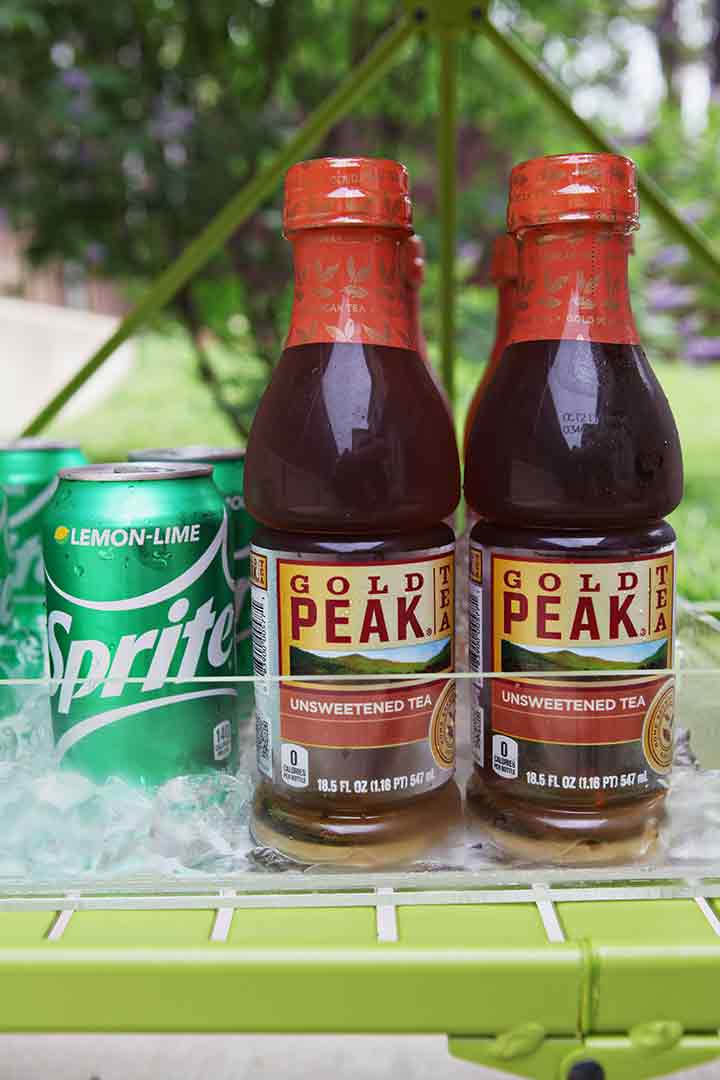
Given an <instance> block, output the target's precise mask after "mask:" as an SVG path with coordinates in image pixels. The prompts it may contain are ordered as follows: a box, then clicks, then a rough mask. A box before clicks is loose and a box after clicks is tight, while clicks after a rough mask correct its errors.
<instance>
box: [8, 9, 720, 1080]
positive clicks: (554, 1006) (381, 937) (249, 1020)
mask: <svg viewBox="0 0 720 1080" xmlns="http://www.w3.org/2000/svg"><path fill="white" fill-rule="evenodd" d="M471 33H478V34H483V35H484V36H485V37H486V38H487V39H488V40H489V41H490V42H491V43H492V44H493V45H494V46H495V47H496V49H497V50H498V51H499V53H500V54H501V55H502V56H503V57H504V58H505V60H506V61H507V63H508V64H510V65H511V66H512V67H513V68H514V70H515V72H516V74H517V75H518V77H519V78H523V79H525V80H527V81H528V82H529V83H530V84H531V85H532V86H533V87H534V88H535V90H536V91H537V92H538V94H539V96H540V97H541V98H542V99H543V100H544V101H545V103H546V104H547V105H548V106H549V107H551V108H554V109H556V110H560V112H561V113H562V114H563V115H564V116H565V118H566V120H567V121H568V122H569V123H570V124H571V126H573V127H574V129H575V131H576V132H577V133H578V134H579V135H580V136H581V137H582V139H583V140H584V143H585V144H586V145H589V146H590V147H591V148H593V149H596V150H611V151H612V150H616V149H617V147H615V146H614V145H613V143H612V142H611V140H610V139H609V138H608V137H607V136H606V135H604V134H603V133H602V132H601V131H600V130H599V129H598V128H597V127H596V126H594V125H593V124H591V123H589V122H588V121H586V120H583V119H582V118H581V117H579V116H578V115H577V114H576V113H575V112H574V110H573V109H572V106H571V104H570V102H569V100H568V98H567V96H566V95H565V93H564V91H563V90H562V89H561V88H559V87H558V86H557V85H556V84H555V83H554V82H553V81H552V79H551V78H550V77H549V76H548V75H547V74H546V72H545V71H544V69H543V68H542V67H541V66H540V65H539V64H538V62H537V61H536V60H535V58H534V57H533V56H532V54H531V53H530V52H529V51H528V50H527V49H526V48H525V47H524V45H523V44H522V43H521V42H519V41H518V40H517V39H516V38H514V37H513V36H512V35H509V34H507V33H505V32H501V31H500V30H498V29H497V28H496V27H495V26H494V25H493V23H492V22H491V20H490V18H489V17H488V12H487V7H486V4H485V3H482V2H481V3H472V2H470V0H415V2H408V3H406V5H405V11H404V13H401V14H400V15H399V17H398V20H397V23H396V25H395V26H394V27H393V28H391V29H390V30H389V31H388V32H387V34H386V35H385V36H384V38H383V39H381V40H380V41H379V42H378V43H377V44H376V46H375V47H374V48H373V49H372V50H371V52H370V53H369V54H368V56H367V57H366V58H365V59H364V60H363V61H362V62H361V63H360V64H359V65H358V66H357V67H356V68H355V70H354V71H352V72H351V73H350V74H349V75H348V77H347V78H346V80H345V81H344V82H343V83H342V84H341V85H340V86H339V87H338V89H337V90H336V92H335V93H334V94H332V95H331V96H330V97H329V98H328V99H327V100H326V101H325V102H324V103H323V105H321V106H320V108H318V110H317V111H316V112H315V113H314V114H313V115H312V116H311V117H310V119H309V120H308V122H307V123H306V124H305V126H304V127H303V128H302V130H301V131H299V132H298V133H297V134H296V135H295V136H294V138H292V139H291V140H290V141H289V142H288V143H287V145H286V147H285V148H284V150H283V151H282V152H281V153H280V154H279V155H278V156H277V158H276V159H275V160H274V161H273V162H272V163H271V164H270V165H268V166H267V167H266V168H265V169H264V170H262V171H261V172H260V173H258V175H257V176H256V177H255V179H253V180H252V181H251V183H250V184H249V185H247V186H246V187H245V188H244V189H243V190H242V191H240V192H239V193H238V194H237V196H236V197H235V198H234V199H233V200H232V201H231V202H230V203H229V204H228V205H227V206H226V207H225V208H224V209H222V210H221V211H220V213H219V214H218V215H217V216H216V217H215V218H214V219H213V220H212V221H211V222H210V223H209V225H208V226H207V228H206V229H205V230H204V232H203V233H202V234H201V235H200V236H199V237H198V238H197V239H196V240H195V241H194V242H193V243H192V244H191V245H190V246H189V247H188V248H187V249H186V251H185V252H184V253H183V254H182V255H181V256H180V257H179V258H178V260H177V261H176V262H175V263H173V264H172V265H171V266H170V267H168V269H167V270H166V272H165V273H164V274H163V275H162V276H161V278H160V279H159V280H158V281H157V282H155V284H154V285H153V286H152V287H151V288H150V289H149V290H148V291H147V292H146V294H145V295H144V296H143V297H142V298H141V300H140V301H139V302H138V304H137V305H136V306H135V307H134V308H133V309H132V311H131V312H130V313H129V314H128V315H127V317H126V318H125V319H124V320H123V322H122V323H121V324H120V326H119V327H118V329H117V330H116V332H115V333H114V334H113V335H112V337H110V338H109V339H108V341H106V342H105V343H104V344H103V346H102V347H101V348H100V349H99V350H98V351H97V352H96V353H95V354H94V356H92V357H91V358H90V360H89V361H88V362H87V363H86V364H85V366H84V367H83V368H82V369H81V370H80V371H79V372H78V374H77V375H76V376H75V377H74V378H73V379H72V380H71V381H70V382H69V383H68V384H67V386H65V387H64V388H63V389H62V390H61V391H60V392H59V393H58V394H57V395H56V397H55V398H54V399H53V400H52V401H51V402H50V403H49V404H48V405H47V406H46V407H45V408H44V409H43V410H42V411H41V412H40V413H39V414H38V416H37V417H36V418H35V419H34V420H33V421H32V422H31V423H30V424H29V425H28V427H27V429H26V433H27V434H32V433H35V432H38V431H40V430H42V428H43V427H44V426H45V425H46V424H47V423H48V422H49V421H50V420H51V419H52V418H53V417H54V416H55V415H56V414H57V412H58V411H59V410H60V409H61V408H62V407H63V405H64V404H65V403H66V402H67V400H68V399H69V398H70V397H71V396H72V394H73V393H74V392H75V391H76V390H77V389H78V388H79V387H80V386H81V385H82V384H83V383H84V382H85V381H86V380H87V378H89V377H90V375H92V374H93V373H94V372H95V371H96V370H97V369H98V367H100V366H101V364H102V363H103V362H104V361H105V360H106V359H107V358H108V357H109V356H110V355H111V354H112V353H113V352H114V351H115V349H117V348H118V347H119V345H120V344H122V342H123V341H125V340H126V339H127V338H128V337H129V336H130V335H131V334H132V333H134V332H135V331H136V330H137V329H138V328H140V327H141V326H142V325H143V324H144V323H145V322H146V321H147V319H148V318H149V317H150V316H152V315H153V314H154V313H155V312H156V311H158V310H159V309H160V308H161V307H162V306H163V305H164V304H165V303H166V302H167V301H168V300H169V298H170V297H171V296H172V295H173V294H174V293H175V292H176V291H177V290H178V289H179V288H180V287H181V286H182V285H183V284H184V283H185V282H186V281H187V280H188V279H189V278H190V277H191V276H192V274H193V273H194V272H196V271H197V270H198V269H199V268H200V267H201V266H202V265H203V264H204V263H205V262H206V261H207V259H208V258H209V257H210V256H211V255H212V254H213V253H214V252H215V251H216V250H217V248H218V247H219V246H220V245H221V244H222V243H223V241H224V240H225V239H226V238H227V237H228V236H229V235H230V234H231V233H232V231H233V230H234V229H236V228H237V227H238V225H240V224H241V222H242V221H244V220H245V219H246V218H247V217H248V216H249V215H250V214H251V213H252V212H253V211H254V210H255V209H256V208H257V207H258V206H259V205H260V203H261V202H262V201H263V200H264V199H265V198H266V197H267V196H268V195H269V194H271V193H272V192H273V190H274V189H275V188H276V186H277V185H278V184H279V183H280V181H281V179H282V176H283V174H284V172H285V170H286V169H287V167H288V166H289V165H290V164H292V163H293V162H294V161H296V160H298V159H299V158H300V157H302V156H304V155H307V154H308V153H309V152H310V151H312V149H313V147H315V146H316V145H317V144H318V143H319V142H320V141H321V140H322V138H323V137H324V136H325V134H326V133H327V131H328V130H329V128H330V127H331V126H332V124H333V123H334V122H336V121H337V120H338V119H340V118H341V117H342V116H343V115H345V114H346V113H347V112H348V111H349V110H350V109H351V108H352V106H353V105H354V104H355V103H356V102H357V101H358V99H359V98H360V97H361V96H362V95H363V93H365V92H366V91H367V90H368V88H369V87H370V86H371V85H372V84H373V83H374V82H375V81H376V80H377V79H379V78H380V77H381V76H382V75H383V73H384V72H385V71H386V70H387V69H388V68H389V66H390V65H391V63H392V61H393V59H394V58H395V57H396V56H397V54H398V52H399V51H401V50H403V49H405V48H406V46H408V45H409V43H410V42H411V41H412V40H413V38H414V37H415V36H417V35H418V34H422V35H431V36H432V37H433V38H434V39H435V41H436V44H437V47H438V49H439V55H440V65H439V72H440V74H439V83H438V117H439V124H438V152H439V156H440V160H441V185H440V192H439V200H440V209H441V225H442V232H441V290H440V297H439V299H440V304H441V311H442V335H441V336H442V339H441V353H442V360H443V375H444V379H445V383H446V386H447V389H448V393H449V395H450V397H451V398H452V395H453V366H454V355H455V345H454V334H455V314H454V313H455V146H456V105H455V101H456V95H455V91H456V81H457V50H458V48H459V45H460V43H461V40H462V37H463V36H464V35H466V34H471ZM639 186H640V191H641V195H642V198H643V203H644V205H645V206H646V207H647V208H648V209H650V210H651V211H652V212H654V213H655V215H656V216H657V217H658V219H659V220H660V222H661V223H662V224H663V225H664V226H665V227H666V228H667V229H668V231H669V232H670V233H671V234H672V235H673V236H674V237H675V238H676V239H679V240H680V241H681V242H682V243H684V244H685V245H686V246H687V248H688V249H689V251H690V253H691V255H692V256H693V257H694V258H695V260H696V262H697V266H698V270H699V271H701V272H703V273H710V274H714V275H715V276H716V277H719V278H720V258H719V257H718V255H717V254H716V253H715V252H713V251H712V249H711V248H710V246H709V245H708V243H707V241H706V239H705V238H704V237H703V235H702V234H701V233H700V232H699V231H698V230H697V228H695V227H694V226H693V225H691V224H688V223H687V222H686V221H685V220H684V219H683V218H682V217H681V215H680V214H679V213H678V212H677V211H676V210H675V209H674V208H673V206H672V204H671V203H670V202H669V200H668V199H667V198H666V197H665V195H664V194H663V193H662V192H661V191H659V189H658V188H657V186H656V185H655V184H654V182H653V181H652V179H651V178H650V177H648V176H646V175H643V174H641V175H640V176H639ZM715 629H720V628H718V627H716V628H715ZM718 640H720V638H719V639H718ZM693 648H694V644H693V643H692V642H691V643H690V651H691V652H692V650H693ZM717 664H718V660H717V657H716V656H714V655H713V653H712V650H711V651H710V652H708V653H706V652H704V651H703V647H702V646H700V647H698V650H697V655H696V656H695V657H694V662H693V666H694V667H695V669H696V672H695V675H696V677H697V679H698V682H697V684H695V690H696V693H697V695H698V696H699V698H702V701H703V702H704V705H703V707H702V708H701V709H700V712H701V713H702V715H703V720H702V724H703V731H704V733H705V740H706V742H707V741H708V739H709V740H710V742H711V743H712V733H713V729H714V728H715V727H717V725H716V724H715V720H716V717H715V715H714V713H715V702H716V701H720V695H718V694H717V689H718V687H717V686H716V685H715V684H716V683H720V672H719V671H718V669H717ZM703 665H704V667H703ZM703 673H704V676H706V678H705V681H704V682H703V683H702V685H701V682H700V680H701V679H702V678H703ZM701 734H702V733H701ZM718 743H719V744H720V740H718ZM716 756H717V762H716V761H715V756H714V751H713V749H712V747H711V748H710V750H709V751H708V753H707V755H706V756H705V757H704V758H703V763H704V764H706V763H707V764H709V765H710V767H717V766H720V749H719V750H718V753H717V755H716ZM66 885H67V887H65V886H66ZM0 888H2V891H3V895H2V896H1V897H0V990H1V992H2V1002H3V1008H2V1010H1V1011H0V1030H2V1031H4V1032H21V1031H22V1032H49V1031H53V1032H80V1031H83V1032H140V1031H142V1032H150V1031H152V1032H278V1033H279V1032H304V1033H308V1032H327V1033H330V1032H338V1033H341V1032H346V1033H390V1032H393V1033H415V1034H417V1033H443V1034H447V1035H448V1039H449V1048H450V1052H451V1053H453V1054H455V1055H457V1056H458V1057H461V1058H464V1059H466V1060H468V1061H472V1062H476V1063H478V1064H480V1065H487V1066H491V1067H493V1068H496V1069H500V1070H505V1071H507V1072H508V1073H511V1074H515V1075H518V1076H527V1077H535V1078H537V1080H551V1078H553V1080H563V1078H568V1080H600V1078H602V1077H607V1078H609V1080H622V1078H628V1080H641V1078H643V1077H650V1076H660V1075H663V1074H666V1073H668V1072H672V1071H675V1070H677V1069H680V1068H683V1067H688V1066H691V1065H695V1064H699V1063H701V1062H704V1061H707V1060H710V1059H712V1058H714V1057H716V1056H718V1057H720V906H719V905H720V866H718V865H717V864H716V869H715V872H713V861H712V859H711V858H710V859H706V860H703V859H699V860H695V861H694V862H693V861H692V860H689V861H688V862H687V863H685V864H682V865H678V864H674V865H671V866H660V867H655V868H651V867H648V868H644V869H641V868H635V869H634V870H626V871H625V872H624V873H623V871H622V868H620V869H615V870H596V871H592V872H591V871H587V872H584V873H583V874H582V876H581V877H578V875H577V874H575V875H573V874H572V873H570V872H568V871H550V870H540V869H538V870H530V869H525V870H520V869H516V870H509V869H507V868H506V869H504V870H503V869H496V870H488V869H487V868H486V869H484V870H482V871H481V870H478V871H476V872H465V871H438V870H436V871H426V872H414V873H405V874H389V873H375V874H351V875H347V874H344V875H338V874H337V873H335V874H319V873H304V874H303V873H300V872H293V871H291V872H288V873H283V874H275V875H272V874H261V873H255V874H245V875H241V877H240V878H235V879H231V880H227V881H218V882H213V887H212V889H210V888H208V887H206V885H205V884H203V885H202V887H200V886H198V887H197V891H196V892H188V891H187V888H188V887H187V886H186V887H185V890H184V891H179V890H178V888H177V887H176V886H173V884H172V883H167V882H166V883H160V885H158V883H157V882H150V881H145V882H143V881H135V882H126V883H123V885H122V887H119V888H117V889H114V890H112V891H108V887H107V886H106V885H105V886H102V888H100V887H99V888H97V889H92V888H91V889H90V891H88V890H87V888H86V887H83V888H82V890H80V889H75V888H73V887H71V885H70V884H67V883H65V884H64V885H63V887H62V892H61V895H58V892H57V889H56V890H55V891H54V894H53V892H52V891H50V890H48V888H47V887H44V888H43V887H40V886H37V887H35V886H33V887H32V889H29V888H28V886H25V888H24V889H23V887H21V886H20V885H17V884H16V885H15V886H14V887H8V888H6V889H5V888H4V887H2V886H0Z"/></svg>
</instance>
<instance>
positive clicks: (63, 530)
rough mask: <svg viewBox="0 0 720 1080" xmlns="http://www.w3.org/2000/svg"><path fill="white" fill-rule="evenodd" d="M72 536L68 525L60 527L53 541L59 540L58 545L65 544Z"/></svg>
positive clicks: (54, 534)
mask: <svg viewBox="0 0 720 1080" xmlns="http://www.w3.org/2000/svg"><path fill="white" fill-rule="evenodd" d="M69 535H70V530H69V529H68V527H67V525H58V527H57V529H56V530H55V532H54V533H53V540H57V542H58V544H64V543H65V541H66V540H67V538H68V536H69Z"/></svg>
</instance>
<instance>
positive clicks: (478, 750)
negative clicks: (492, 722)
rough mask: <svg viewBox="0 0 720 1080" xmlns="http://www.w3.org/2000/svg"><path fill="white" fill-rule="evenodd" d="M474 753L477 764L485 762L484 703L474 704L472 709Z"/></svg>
mask: <svg viewBox="0 0 720 1080" xmlns="http://www.w3.org/2000/svg"><path fill="white" fill-rule="evenodd" d="M471 739H472V754H473V761H474V762H475V764H476V765H480V766H482V765H484V764H485V710H484V709H483V707H482V705H477V704H476V705H474V706H473V711H472V731H471Z"/></svg>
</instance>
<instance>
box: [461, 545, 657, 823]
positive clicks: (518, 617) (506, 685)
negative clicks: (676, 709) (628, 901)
mask: <svg viewBox="0 0 720 1080" xmlns="http://www.w3.org/2000/svg"><path fill="white" fill-rule="evenodd" d="M673 610H674V545H670V546H666V547H663V548H659V549H657V550H656V551H654V552H653V553H651V554H646V555H633V556H630V557H628V558H627V559H617V558H616V557H613V558H608V559H600V558H597V557H590V558H583V557H580V556H577V557H576V556H574V555H568V556H565V557H562V558H555V557H554V556H552V555H548V553H547V552H533V551H529V550H520V549H507V548H496V547H483V546H482V545H480V544H477V543H476V542H474V541H473V542H472V543H471V550H470V663H471V669H472V670H474V671H485V672H502V673H503V677H501V678H495V677H492V678H481V679H479V680H478V681H477V682H476V683H475V684H474V687H473V717H472V733H473V755H474V759H475V762H476V764H477V765H478V766H479V767H480V768H482V769H483V770H484V771H485V772H486V773H487V774H489V775H490V776H492V779H493V781H494V782H497V781H498V779H499V780H501V781H503V782H504V783H505V784H506V785H508V789H509V790H514V793H515V794H516V795H517V796H518V797H521V798H526V799H528V798H534V799H543V798H545V799H549V798H552V797H553V796H554V797H557V798H558V800H560V799H565V800H566V801H567V802H568V803H572V802H582V801H584V800H587V799H588V798H590V797H592V798H597V797H598V795H601V796H602V798H603V799H604V800H607V801H610V800H612V799H618V800H620V799H623V798H624V799H627V798H631V797H632V796H634V795H645V794H647V793H648V792H649V791H652V790H654V789H656V788H659V787H660V786H662V778H663V777H664V776H665V775H666V774H667V773H668V772H669V771H670V767H671V765H672V747H673V739H672V727H673V704H674V680H673V677H672V676H670V675H668V674H667V671H666V670H665V669H667V668H670V667H672V658H673ZM630 671H642V672H644V671H647V672H648V673H649V674H648V675H637V674H633V675H630V674H628V675H625V674H624V673H625V672H628V673H629V672H630ZM653 671H655V672H657V674H654V675H653V674H652V672H653ZM528 672H538V673H542V677H537V678H532V677H531V676H530V677H529V676H528V675H527V674H526V673H528ZM579 672H583V673H590V674H589V675H588V674H584V675H582V676H581V675H579V674H575V676H574V673H579ZM505 673H507V677H505ZM515 673H517V674H515Z"/></svg>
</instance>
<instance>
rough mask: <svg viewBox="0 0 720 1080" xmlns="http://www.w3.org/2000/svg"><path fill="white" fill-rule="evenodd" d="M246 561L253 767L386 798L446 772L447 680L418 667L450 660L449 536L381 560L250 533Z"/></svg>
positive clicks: (449, 757)
mask: <svg viewBox="0 0 720 1080" xmlns="http://www.w3.org/2000/svg"><path fill="white" fill-rule="evenodd" d="M251 561H252V567H251V574H252V615H253V652H254V665H255V675H256V678H257V680H258V681H257V682H256V689H255V698H256V717H257V732H258V733H257V755H258V767H259V769H260V771H261V772H262V773H264V774H265V775H266V776H268V777H270V778H271V779H272V781H273V783H274V784H277V785H278V786H284V787H287V788H292V789H302V790H304V791H307V792H317V793H318V794H321V795H337V796H338V797H340V798H342V797H345V798H347V797H348V796H359V797H368V796H382V798H383V799H387V800H390V801H392V800H402V799H407V798H410V797H411V796H413V795H419V794H422V793H423V792H427V791H431V790H433V789H434V788H437V787H440V786H441V785H442V784H444V783H445V782H446V781H447V780H449V779H450V777H451V776H452V774H453V771H454V767H455V684H454V682H453V681H452V680H447V679H428V677H427V676H428V675H431V674H432V675H436V674H437V673H439V672H446V671H452V670H453V661H454V652H453V650H454V642H453V632H454V610H455V609H454V580H453V579H454V550H453V545H446V546H443V547H439V548H433V549H431V550H425V551H420V552H418V551H413V552H412V553H408V555H407V557H405V558H401V559H395V560H393V561H387V562H347V561H342V560H340V559H338V560H337V561H335V560H332V561H330V560H328V557H327V555H322V556H320V555H310V554H304V553H302V552H300V553H298V552H278V551H270V550H267V549H265V548H261V547H256V546H255V545H253V548H252V558H251ZM272 675H276V676H277V675H281V676H289V677H288V678H287V679H286V678H283V679H282V681H278V680H271V679H269V678H268V676H272ZM399 675H405V676H408V675H412V676H414V677H413V678H412V679H407V678H405V679H398V678H395V679H393V678H389V676H399ZM368 676H372V678H368ZM263 680H265V681H263Z"/></svg>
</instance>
